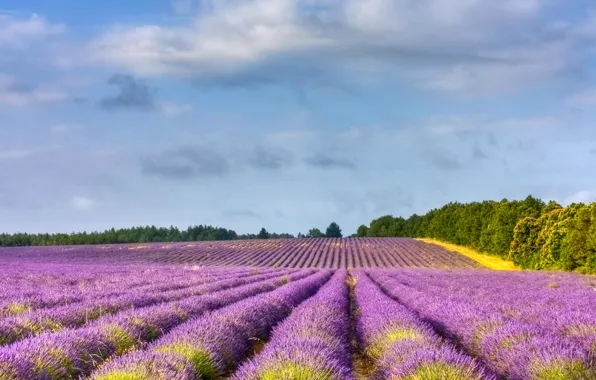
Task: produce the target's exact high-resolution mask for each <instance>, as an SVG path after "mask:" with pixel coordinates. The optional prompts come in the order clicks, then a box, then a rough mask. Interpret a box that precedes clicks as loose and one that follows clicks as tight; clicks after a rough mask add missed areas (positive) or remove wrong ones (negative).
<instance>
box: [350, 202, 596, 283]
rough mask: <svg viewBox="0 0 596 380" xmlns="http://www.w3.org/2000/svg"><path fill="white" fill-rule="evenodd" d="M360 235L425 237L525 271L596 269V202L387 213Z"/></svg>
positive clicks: (450, 206)
mask: <svg viewBox="0 0 596 380" xmlns="http://www.w3.org/2000/svg"><path fill="white" fill-rule="evenodd" d="M356 235H357V236H369V237H426V238H433V239H438V240H442V241H445V242H449V243H453V244H458V245H463V246H467V247H470V248H473V249H476V250H479V251H482V252H485V253H488V254H492V255H495V256H501V257H503V258H508V259H509V260H512V261H513V262H514V263H515V264H517V265H519V266H520V267H522V268H525V269H536V270H540V269H544V270H557V269H558V270H574V271H578V272H582V273H596V203H592V204H590V205H584V204H573V205H570V206H568V207H562V206H561V205H559V204H558V203H556V202H553V201H550V202H549V203H548V204H546V203H544V202H543V201H542V200H540V199H537V198H534V197H532V196H528V197H527V198H526V199H524V200H521V201H519V200H515V201H509V200H507V199H503V200H501V201H500V202H494V201H484V202H472V203H466V204H462V203H458V202H452V203H448V204H447V205H445V206H443V207H441V208H439V209H433V210H431V211H429V212H428V213H426V214H425V215H422V216H419V215H412V216H411V217H409V218H408V219H403V218H400V217H393V216H391V215H385V216H382V217H380V218H378V219H375V220H373V221H372V222H371V223H370V226H369V227H368V228H367V227H366V226H360V228H358V232H357V234H356Z"/></svg>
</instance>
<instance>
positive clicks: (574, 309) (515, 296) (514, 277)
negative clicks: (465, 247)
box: [387, 271, 596, 354]
mask: <svg viewBox="0 0 596 380" xmlns="http://www.w3.org/2000/svg"><path fill="white" fill-rule="evenodd" d="M387 273H389V274H392V277H394V278H395V279H397V280H398V281H400V282H401V283H402V284H406V285H408V286H410V287H413V288H415V289H417V290H419V291H424V292H426V293H433V294H435V295H436V296H438V297H442V298H444V299H449V300H450V301H453V302H459V303H470V302H473V303H474V304H482V309H483V310H484V312H485V313H490V314H492V315H499V316H501V317H502V318H504V319H507V320H513V321H516V322H519V323H526V324H529V325H532V326H533V327H534V328H538V329H541V330H543V331H545V332H547V333H550V334H553V335H555V336H562V337H565V338H566V339H569V340H571V341H573V342H574V343H575V344H577V345H580V346H581V347H583V348H584V349H586V350H589V351H591V352H592V354H596V314H595V313H594V312H593V310H594V309H596V291H595V290H596V280H595V279H594V278H593V277H589V276H578V275H573V274H568V273H565V274H564V273H544V272H542V273H537V272H530V273H506V274H495V273H491V272H480V273H475V272H472V273H465V272H456V273H442V272H438V271H429V272H428V273H425V272H422V273H420V272H410V271H408V272H401V271H395V272H391V271H389V272H387Z"/></svg>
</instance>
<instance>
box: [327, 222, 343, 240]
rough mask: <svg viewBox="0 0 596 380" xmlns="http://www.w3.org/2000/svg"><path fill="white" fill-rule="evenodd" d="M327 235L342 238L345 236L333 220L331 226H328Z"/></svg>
mask: <svg viewBox="0 0 596 380" xmlns="http://www.w3.org/2000/svg"><path fill="white" fill-rule="evenodd" d="M325 236H326V237H328V238H340V237H343V235H342V234H341V228H339V225H338V224H337V223H335V222H331V224H330V225H329V227H327V231H325Z"/></svg>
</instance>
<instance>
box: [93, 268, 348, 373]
mask: <svg viewBox="0 0 596 380" xmlns="http://www.w3.org/2000/svg"><path fill="white" fill-rule="evenodd" d="M346 278H347V273H346V271H341V270H340V271H336V272H335V274H334V275H333V277H332V278H331V280H330V281H329V282H328V283H327V284H325V285H324V286H323V287H322V288H321V289H320V290H319V291H318V292H317V294H316V295H314V296H313V297H311V298H310V299H308V300H307V301H305V302H304V303H302V304H301V305H300V306H298V307H297V308H296V309H295V310H294V311H293V312H292V314H290V316H289V317H288V318H287V319H285V320H284V321H283V322H282V323H281V324H280V325H278V326H277V327H276V328H275V329H274V331H273V334H272V337H271V340H270V341H269V342H268V343H267V344H266V345H265V348H264V350H263V351H262V352H261V353H260V354H258V355H257V356H256V357H255V358H254V359H252V360H250V361H248V362H246V363H245V364H243V365H242V366H241V367H240V368H239V369H238V371H237V372H236V373H235V374H234V375H233V376H232V379H233V380H257V379H263V380H267V379H330V380H331V379H344V380H351V379H353V376H352V374H351V364H352V361H351V353H350V338H349V328H348V327H349V325H350V318H349V298H348V288H347V285H346ZM102 380H107V379H102Z"/></svg>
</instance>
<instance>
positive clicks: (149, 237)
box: [0, 222, 342, 247]
mask: <svg viewBox="0 0 596 380" xmlns="http://www.w3.org/2000/svg"><path fill="white" fill-rule="evenodd" d="M341 236H342V235H341V229H340V228H339V225H337V223H335V222H333V223H331V224H330V225H329V227H328V228H327V231H326V234H323V233H322V232H321V231H320V230H318V229H316V228H315V229H312V230H310V231H309V233H308V234H307V235H303V234H298V237H341ZM293 238H295V236H294V235H292V234H288V233H270V232H267V230H266V229H265V228H262V229H261V231H260V232H259V233H258V234H241V235H239V234H237V233H236V232H235V231H233V230H228V229H226V228H221V227H214V226H209V225H199V226H190V227H188V228H187V229H186V230H180V229H179V228H178V227H173V226H172V227H169V228H166V227H155V226H145V227H133V228H121V229H114V228H112V229H109V230H106V231H103V232H90V233H88V232H73V233H70V234H65V233H56V234H47V233H45V234H28V233H15V234H0V247H26V246H49V245H83V244H124V243H165V242H182V241H208V240H252V239H293Z"/></svg>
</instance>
